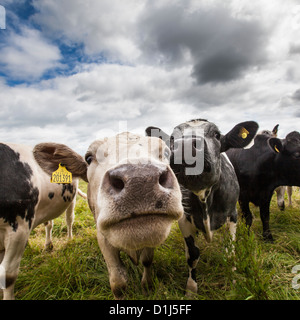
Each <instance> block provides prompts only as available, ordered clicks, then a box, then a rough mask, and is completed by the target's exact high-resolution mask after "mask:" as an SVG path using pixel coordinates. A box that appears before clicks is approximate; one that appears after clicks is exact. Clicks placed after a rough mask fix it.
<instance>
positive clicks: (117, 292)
mask: <svg viewBox="0 0 300 320" xmlns="http://www.w3.org/2000/svg"><path fill="white" fill-rule="evenodd" d="M125 289H126V287H117V288H113V289H112V292H113V295H114V298H115V300H124V299H125V296H124V292H125Z"/></svg>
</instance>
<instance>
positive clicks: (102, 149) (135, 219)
mask: <svg viewBox="0 0 300 320" xmlns="http://www.w3.org/2000/svg"><path fill="white" fill-rule="evenodd" d="M59 146H60V145H56V144H40V145H37V146H36V147H35V150H34V154H35V157H36V159H43V160H42V161H39V163H40V165H41V166H42V168H44V169H45V170H46V171H47V170H48V173H51V170H53V169H54V170H56V169H57V167H58V163H59V162H60V161H61V162H63V163H64V164H65V165H66V167H67V169H68V170H69V171H71V172H72V174H73V176H80V177H82V178H83V179H85V180H87V181H88V183H89V184H88V193H87V196H88V202H89V206H90V208H91V211H92V212H93V214H94V217H95V220H96V223H97V232H98V233H100V234H101V235H102V236H104V237H105V239H107V240H108V242H109V243H110V244H111V245H112V246H113V247H116V248H119V249H125V250H138V249H141V248H144V247H155V246H157V245H159V244H161V243H162V242H163V241H164V240H165V239H166V237H167V236H168V234H169V231H170V228H171V224H172V222H173V221H174V220H178V219H179V218H180V217H181V216H182V214H183V208H182V205H181V193H180V188H179V185H178V183H177V180H176V177H175V175H174V173H173V172H172V170H171V168H170V166H169V157H170V149H169V148H168V147H167V145H166V144H165V143H164V142H163V141H162V140H160V139H158V138H149V137H143V136H138V135H135V134H131V133H128V132H126V133H122V134H119V135H117V136H115V137H111V138H105V139H103V140H97V141H94V142H93V143H92V144H91V145H90V147H89V148H88V151H87V152H86V155H85V161H84V159H82V158H79V157H75V156H74V154H75V153H74V152H73V151H71V150H70V149H68V152H65V153H63V154H61V153H60V152H59V148H58V147H59ZM57 156H58V157H59V160H57V159H56V158H57ZM55 167H56V168H55ZM49 168H51V170H50V171H49ZM54 170H53V171H54Z"/></svg>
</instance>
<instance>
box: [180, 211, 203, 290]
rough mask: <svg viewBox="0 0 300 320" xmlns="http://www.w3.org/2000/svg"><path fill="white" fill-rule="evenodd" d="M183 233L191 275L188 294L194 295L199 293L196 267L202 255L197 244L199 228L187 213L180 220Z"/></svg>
mask: <svg viewBox="0 0 300 320" xmlns="http://www.w3.org/2000/svg"><path fill="white" fill-rule="evenodd" d="M178 224H179V228H180V230H181V233H182V235H183V237H184V243H185V256H186V260H187V263H188V268H189V277H188V280H187V284H186V295H187V296H192V295H193V294H195V293H197V290H198V286H197V282H196V267H197V264H198V261H199V257H200V250H199V248H198V247H197V246H196V244H195V236H196V232H197V229H196V227H195V225H194V224H192V223H191V222H189V221H188V220H187V219H186V217H185V215H184V216H183V217H182V218H181V219H180V220H179V222H178Z"/></svg>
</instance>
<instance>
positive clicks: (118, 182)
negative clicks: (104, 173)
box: [109, 176, 125, 192]
mask: <svg viewBox="0 0 300 320" xmlns="http://www.w3.org/2000/svg"><path fill="white" fill-rule="evenodd" d="M109 179H110V184H111V186H112V187H113V188H114V189H115V190H116V191H119V192H121V191H122V190H123V189H124V187H125V184H124V182H123V180H122V179H120V178H118V177H114V176H110V178H109Z"/></svg>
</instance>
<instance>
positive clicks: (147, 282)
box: [141, 248, 154, 292]
mask: <svg viewBox="0 0 300 320" xmlns="http://www.w3.org/2000/svg"><path fill="white" fill-rule="evenodd" d="M153 257H154V248H145V249H143V251H142V254H141V262H142V264H143V266H144V273H143V277H142V287H143V289H144V291H145V292H146V289H148V288H149V289H150V288H151V287H152V284H153V282H152V273H151V265H152V261H153Z"/></svg>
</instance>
